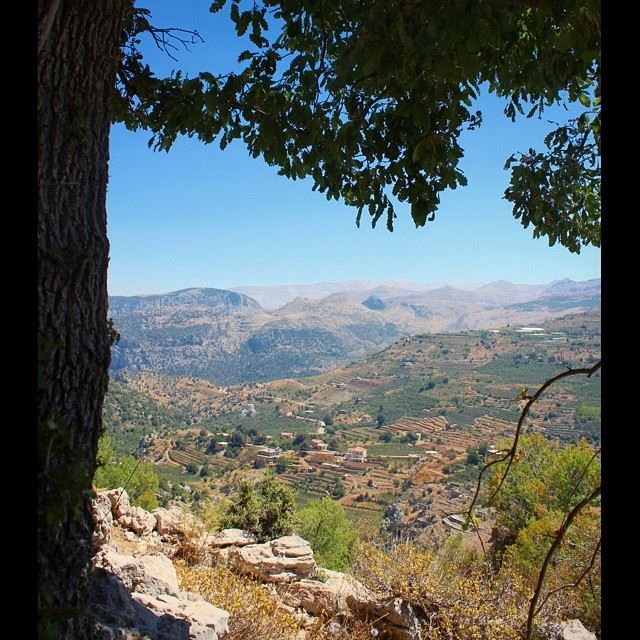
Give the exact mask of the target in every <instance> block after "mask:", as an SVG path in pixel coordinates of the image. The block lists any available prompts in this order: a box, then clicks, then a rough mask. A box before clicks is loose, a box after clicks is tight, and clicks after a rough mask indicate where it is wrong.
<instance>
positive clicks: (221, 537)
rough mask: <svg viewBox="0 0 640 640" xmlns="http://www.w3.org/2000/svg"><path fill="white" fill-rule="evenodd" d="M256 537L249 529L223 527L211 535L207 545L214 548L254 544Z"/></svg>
mask: <svg viewBox="0 0 640 640" xmlns="http://www.w3.org/2000/svg"><path fill="white" fill-rule="evenodd" d="M257 542H258V539H257V538H256V537H255V536H254V535H253V533H251V532H250V531H245V530H244V529H223V530H222V531H221V532H220V533H218V534H216V535H215V536H213V538H212V539H211V540H210V541H209V545H210V546H211V547H213V548H214V549H223V548H225V547H244V546H246V545H248V544H256V543H257Z"/></svg>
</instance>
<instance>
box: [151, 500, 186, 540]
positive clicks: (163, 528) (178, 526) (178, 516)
mask: <svg viewBox="0 0 640 640" xmlns="http://www.w3.org/2000/svg"><path fill="white" fill-rule="evenodd" d="M152 515H153V516H154V518H155V519H156V531H157V532H158V533H159V534H160V535H161V536H162V535H175V536H182V535H184V529H185V519H184V516H183V514H182V511H181V510H180V509H179V508H178V507H176V506H172V507H169V509H163V508H159V509H154V510H153V511H152Z"/></svg>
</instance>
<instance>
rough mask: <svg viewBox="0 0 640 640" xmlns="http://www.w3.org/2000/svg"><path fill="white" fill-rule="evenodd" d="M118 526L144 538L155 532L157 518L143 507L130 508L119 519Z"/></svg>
mask: <svg viewBox="0 0 640 640" xmlns="http://www.w3.org/2000/svg"><path fill="white" fill-rule="evenodd" d="M118 524H119V525H120V526H121V527H124V528H125V529H131V531H133V532H135V533H137V534H138V535H139V536H144V535H148V534H149V533H151V532H152V531H153V529H154V528H155V526H156V518H155V516H153V515H151V514H150V513H149V512H148V511H145V510H144V509H143V508H142V507H129V509H127V511H125V512H124V514H123V515H121V516H120V517H119V518H118Z"/></svg>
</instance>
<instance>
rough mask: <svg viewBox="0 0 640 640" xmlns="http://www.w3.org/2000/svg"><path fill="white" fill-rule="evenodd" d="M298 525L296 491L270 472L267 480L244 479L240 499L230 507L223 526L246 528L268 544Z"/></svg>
mask: <svg viewBox="0 0 640 640" xmlns="http://www.w3.org/2000/svg"><path fill="white" fill-rule="evenodd" d="M296 522H297V519H296V516H295V494H294V492H293V491H292V490H291V489H290V488H289V487H288V486H287V485H285V484H282V483H280V482H277V481H276V479H275V477H274V475H273V474H272V473H267V475H266V476H265V478H264V480H261V481H259V482H256V483H251V482H248V481H246V480H244V481H243V482H242V483H241V484H240V487H239V489H238V497H237V499H236V501H235V502H234V503H233V504H231V505H230V506H229V507H228V509H227V511H226V513H225V514H224V516H223V517H222V519H221V522H220V526H221V528H223V529H225V528H237V529H246V530H247V531H251V533H253V534H254V535H255V536H256V537H257V538H258V540H259V541H260V542H265V541H266V540H272V539H273V538H279V537H280V536H286V535H289V534H291V533H292V531H293V528H294V526H295V525H296Z"/></svg>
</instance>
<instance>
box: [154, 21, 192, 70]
mask: <svg viewBox="0 0 640 640" xmlns="http://www.w3.org/2000/svg"><path fill="white" fill-rule="evenodd" d="M147 31H148V32H149V33H150V34H151V37H152V38H153V41H154V42H155V43H156V46H157V47H158V49H160V50H162V51H164V52H165V53H166V54H167V55H168V56H169V57H170V58H171V59H172V60H174V61H175V62H178V58H176V57H175V56H174V55H173V54H172V53H171V51H169V49H172V50H173V51H177V50H178V47H177V46H176V45H175V44H173V42H171V41H170V40H174V41H176V42H177V43H179V44H181V45H182V46H183V47H184V48H185V50H186V51H189V52H190V51H191V49H189V46H188V45H192V44H197V43H198V42H204V38H203V37H202V36H201V35H200V34H199V33H198V32H197V31H190V30H189V29H177V28H169V29H159V28H157V27H152V26H151V25H149V28H148V29H147ZM176 33H187V34H189V35H190V36H191V38H190V39H188V38H183V37H181V36H178V35H175V34H176Z"/></svg>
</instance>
